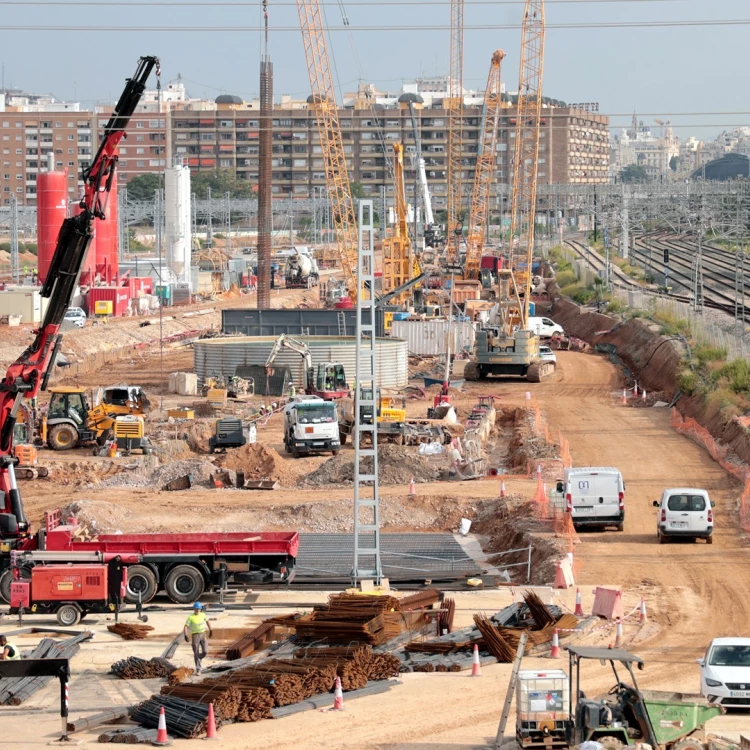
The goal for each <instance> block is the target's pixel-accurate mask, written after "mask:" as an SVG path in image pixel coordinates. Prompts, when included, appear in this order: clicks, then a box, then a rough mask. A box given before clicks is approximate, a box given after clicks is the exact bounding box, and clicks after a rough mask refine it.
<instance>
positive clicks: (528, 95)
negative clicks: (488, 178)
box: [510, 0, 544, 329]
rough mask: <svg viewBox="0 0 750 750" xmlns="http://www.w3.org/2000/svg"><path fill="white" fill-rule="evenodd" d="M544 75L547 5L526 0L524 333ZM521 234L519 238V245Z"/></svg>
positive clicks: (519, 259) (517, 199)
mask: <svg viewBox="0 0 750 750" xmlns="http://www.w3.org/2000/svg"><path fill="white" fill-rule="evenodd" d="M543 74H544V0H526V6H525V8H524V14H523V24H522V26H521V66H520V74H519V81H518V109H517V112H518V114H517V119H516V138H515V153H514V156H513V182H512V191H513V192H512V195H511V211H510V259H511V262H510V267H511V268H512V269H513V272H514V277H515V284H514V286H515V287H516V290H517V294H518V295H519V296H520V295H523V299H519V306H520V317H521V320H520V327H521V328H522V329H523V328H525V327H526V321H527V319H528V317H529V297H530V296H531V261H532V257H533V255H534V223H535V219H536V188H537V173H538V165H539V133H540V129H541V123H542V80H543ZM516 231H518V233H519V241H518V245H517V246H516V245H515V234H516ZM524 236H525V241H524Z"/></svg>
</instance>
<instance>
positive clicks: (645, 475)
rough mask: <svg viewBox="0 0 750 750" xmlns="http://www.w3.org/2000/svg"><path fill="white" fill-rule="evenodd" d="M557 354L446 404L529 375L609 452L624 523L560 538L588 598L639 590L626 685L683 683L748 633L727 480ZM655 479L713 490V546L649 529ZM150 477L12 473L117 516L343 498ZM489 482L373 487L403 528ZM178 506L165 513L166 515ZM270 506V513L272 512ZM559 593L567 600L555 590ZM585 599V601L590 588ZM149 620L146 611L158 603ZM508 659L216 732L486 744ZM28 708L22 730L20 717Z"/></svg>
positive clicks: (343, 499)
mask: <svg viewBox="0 0 750 750" xmlns="http://www.w3.org/2000/svg"><path fill="white" fill-rule="evenodd" d="M558 361H559V367H558V371H557V372H556V374H555V376H554V377H553V378H552V379H550V380H548V381H545V382H544V383H541V384H538V385H533V386H529V385H528V384H526V383H521V382H504V381H502V382H501V381H486V382H482V383H471V384H468V385H467V387H466V392H465V394H462V395H459V396H457V397H456V399H455V403H456V405H457V406H458V407H459V409H461V408H462V407H466V408H468V406H469V405H470V404H472V403H474V402H475V401H476V398H477V396H478V395H483V394H484V395H488V394H493V395H495V396H497V397H498V399H499V401H498V405H499V406H500V407H501V408H502V407H503V406H516V405H517V406H521V405H523V404H524V401H525V393H526V392H527V391H529V390H531V391H532V393H533V394H534V396H535V397H536V399H537V400H538V403H539V404H540V406H541V408H542V411H543V412H544V413H545V414H546V417H547V420H548V423H549V425H550V428H551V431H552V433H553V436H554V435H556V434H557V430H560V431H562V433H563V434H564V435H565V437H566V438H567V439H568V441H569V443H570V449H571V453H572V457H573V462H574V465H577V466H587V465H594V466H616V467H618V468H619V469H620V470H621V471H622V473H623V476H624V479H625V483H626V518H625V530H624V532H622V533H616V532H612V531H610V532H589V533H581V534H580V543H579V544H577V545H576V548H575V555H576V568H577V569H578V582H579V583H581V584H582V585H584V586H585V587H586V588H585V592H586V595H587V596H589V597H590V593H589V592H590V587H591V586H594V585H606V584H612V585H618V586H622V587H623V590H624V592H625V602H626V606H627V605H628V603H630V604H631V606H632V604H633V603H636V602H637V601H638V600H639V599H640V597H641V596H644V597H645V598H646V601H647V603H648V607H649V618H650V621H649V625H648V627H646V628H637V629H634V630H628V629H627V628H626V633H625V636H626V644H625V645H626V647H628V646H629V647H631V648H632V650H633V651H634V652H635V653H637V654H638V655H640V656H641V657H643V658H644V659H645V661H646V669H645V670H644V671H643V672H641V673H639V674H638V677H639V682H640V685H641V687H643V688H648V689H656V690H668V691H673V692H683V693H696V692H697V691H698V689H699V670H698V666H697V665H696V663H695V659H696V658H697V657H699V656H701V655H702V654H703V653H704V651H705V648H706V646H707V645H708V643H709V642H710V640H711V639H712V638H713V637H716V636H722V635H735V636H750V616H749V615H750V599H749V598H748V597H747V591H748V590H750V567H749V566H748V565H747V554H748V553H747V549H746V548H745V540H744V538H743V536H742V534H741V532H740V530H739V528H738V523H737V505H738V500H739V497H740V492H741V488H740V486H739V485H738V484H737V482H736V481H735V480H734V479H732V478H731V477H729V476H728V475H727V474H726V473H725V472H724V471H723V470H721V468H720V467H719V466H718V465H716V464H715V463H714V462H713V461H712V460H711V458H710V457H709V455H708V454H707V452H706V451H705V450H704V449H703V448H701V447H699V446H698V445H696V444H695V443H693V442H691V441H690V440H689V439H688V438H686V437H683V436H680V435H678V434H677V433H676V432H675V431H674V430H673V429H672V428H671V426H670V418H669V412H668V410H667V409H659V408H629V407H624V406H622V405H620V403H619V398H618V397H617V394H618V392H619V389H620V388H621V381H620V376H619V373H618V372H617V370H616V368H615V367H614V365H612V364H611V363H610V362H609V360H607V359H606V358H604V357H601V356H599V355H594V354H580V353H571V352H560V353H558ZM137 372H139V370H138V369H135V370H134V373H133V375H134V377H133V378H130V382H134V381H135V375H136V373H137ZM426 405H427V402H425V401H421V402H410V404H409V410H410V412H415V413H416V411H417V410H419V411H420V412H421V410H423V409H425V408H426ZM274 420H278V417H274V419H272V420H271V421H270V422H269V423H268V424H267V425H266V426H265V427H264V428H262V429H261V430H259V433H258V438H259V441H260V442H266V440H268V443H269V444H270V445H271V446H273V447H274V448H277V449H278V448H279V442H280V424H279V423H278V422H276V423H275V424H274ZM285 460H288V461H290V462H292V459H285ZM325 460H326V457H321V458H312V459H302V460H300V461H299V462H296V464H297V466H298V467H301V468H300V470H299V476H302V475H304V474H307V473H309V472H312V471H313V470H314V468H316V467H317V466H319V465H320V464H321V463H323V462H324V461H325ZM293 463H295V462H293ZM533 484H534V483H533V482H531V481H529V480H525V479H522V478H518V479H515V478H513V479H511V480H510V481H509V482H508V489H509V490H510V491H511V492H513V493H518V494H525V495H526V496H527V497H531V495H532V494H533V491H534V486H533ZM670 486H697V487H703V488H705V489H707V490H708V491H709V492H710V493H711V496H712V499H714V500H715V501H716V509H715V514H716V527H715V533H714V537H715V541H714V544H713V545H712V546H707V545H705V544H703V543H698V544H692V543H675V544H671V545H666V546H664V545H658V544H657V539H656V533H655V532H656V515H655V513H656V511H655V509H654V508H653V507H652V501H653V500H655V499H657V498H658V497H659V496H660V494H661V492H662V490H663V489H664V488H666V487H670ZM154 489H155V488H136V489H129V490H128V489H117V488H114V487H112V488H98V487H97V486H96V484H93V485H90V486H87V487H85V488H82V487H80V486H60V485H59V484H58V483H56V482H54V481H50V482H44V481H38V482H34V483H28V482H27V483H24V485H23V490H24V493H25V494H24V499H25V503H26V505H27V507H28V509H29V511H30V515H31V517H32V518H33V519H34V520H38V519H39V518H40V517H41V513H42V512H43V511H44V510H45V509H50V508H53V507H56V506H58V505H60V504H65V503H67V502H70V501H73V500H78V501H81V500H91V501H93V502H95V503H96V502H103V503H108V504H110V505H111V506H114V508H115V509H116V510H117V511H119V512H121V513H122V514H123V520H122V525H123V530H135V529H143V530H161V529H171V530H175V531H178V530H180V529H181V528H205V529H218V528H251V527H256V528H269V529H272V528H280V527H282V526H283V527H285V528H297V521H300V522H303V523H304V522H305V514H306V516H307V517H308V518H309V519H311V520H312V521H314V519H315V515H316V511H317V508H321V509H323V508H326V507H327V508H333V507H336V506H338V512H340V513H341V514H342V517H343V515H345V514H346V513H347V512H348V510H349V509H350V504H351V489H350V488H347V487H333V488H332V487H323V488H320V489H317V488H304V489H300V488H298V487H282V488H281V489H279V490H276V491H274V492H267V493H251V492H240V491H236V490H227V491H224V490H212V489H196V490H189V491H186V492H183V493H159V494H155V492H154ZM497 493H498V482H497V481H495V480H484V481H472V482H463V483H450V484H449V483H445V482H430V483H424V484H418V485H417V498H416V499H415V500H410V499H408V497H407V495H408V485H406V484H404V485H389V486H384V487H382V489H381V494H382V496H383V497H384V498H385V502H386V503H388V502H392V503H393V506H394V508H396V507H399V506H401V507H403V508H404V509H405V513H404V515H405V516H406V517H407V520H406V521H405V522H404V528H406V527H407V526H408V516H409V515H410V514H413V513H414V512H415V511H416V510H417V509H419V508H421V507H422V506H423V505H430V506H432V507H433V509H439V508H440V506H441V505H442V504H444V505H445V506H450V505H451V504H456V505H458V506H459V507H460V508H461V511H462V512H464V511H466V510H468V509H470V508H471V506H472V503H473V502H475V501H478V500H481V499H491V498H494V497H497ZM300 504H303V505H304V506H305V507H306V508H307V509H306V511H305V514H302V513H294V508H295V507H297V506H300ZM178 515H179V519H180V520H179V523H178V524H177V525H175V519H176V518H177V517H178ZM467 517H471V516H470V515H467ZM446 519H448V520H446V523H451V522H452V516H451V514H446ZM280 521H283V523H275V522H280ZM420 530H422V529H420ZM435 530H438V529H435ZM501 595H504V594H503V593H497V592H489V591H487V592H480V593H474V594H465V595H464V594H461V595H460V596H461V597H462V599H461V604H460V605H459V606H460V607H461V608H466V607H467V604H466V602H471V606H470V607H469V608H471V607H474V608H475V609H474V611H483V612H486V613H488V614H489V613H491V612H494V611H497V609H499V605H498V602H497V601H495V600H494V599H493V598H492V597H499V596H501ZM566 596H567V597H568V599H569V598H570V592H566ZM464 597H466V598H464ZM485 597H487V598H486V599H485ZM296 598H297V600H298V601H299V600H304V601H307V600H308V595H307V594H306V593H301V594H297V597H296ZM585 603H586V599H585ZM568 604H569V605H570V602H569V601H568ZM586 606H587V607H588V606H590V598H589V599H588V604H587V605H586ZM154 620H156V621H157V622H158V616H156V617H154ZM597 637H598V638H599V642H601V641H602V639H606V638H610V640H611V639H612V637H611V632H609V631H607V632H605V633H604V634H600V635H599V636H597ZM604 642H606V641H604ZM102 645H103V644H101V642H99V641H98V640H95V641H94V642H93V644H84V646H83V649H82V652H81V655H80V656H79V657H77V659H76V661H75V662H74V663H73V665H72V666H73V671H74V672H76V670H79V671H80V670H84V669H86V668H87V660H86V659H87V657H86V655H87V653H88V652H89V650H90V649H96V650H99V649H100V648H101V647H102ZM140 648H141V644H140V643H138V642H136V643H135V644H124V645H121V644H117V647H116V648H115V647H114V646H113V647H112V648H111V652H110V650H106V655H104V654H101V653H100V654H99V657H98V658H99V659H100V660H101V659H102V658H103V659H104V660H105V661H107V662H108V663H109V662H111V661H115V660H116V659H117V658H122V657H123V656H124V655H126V654H128V653H133V654H140V653H141V651H140ZM110 656H111V659H110ZM528 664H529V666H533V665H539V666H546V667H549V666H552V664H555V666H557V664H561V665H562V662H550V661H549V660H544V661H542V660H539V661H529V663H528ZM509 672H510V667H509V666H506V665H497V666H491V667H485V668H484V669H483V676H482V678H479V679H476V678H475V679H471V678H469V677H468V676H467V675H466V673H459V674H445V675H443V674H440V675H438V674H409V675H404V679H403V682H404V684H403V685H401V686H398V687H396V688H394V689H393V690H391V691H390V692H388V693H386V694H383V695H378V696H373V697H369V698H364V699H361V700H359V701H352V702H350V703H349V704H347V710H346V711H345V712H344V713H336V714H321V713H319V712H309V713H303V714H298V715H295V716H292V717H288V718H285V719H282V720H278V721H274V722H269V721H265V722H260V723H259V724H253V725H236V726H228V727H226V728H224V729H223V730H222V738H223V746H224V747H228V748H238V749H239V748H245V747H248V746H263V747H269V748H287V747H289V748H291V747H323V746H325V747H358V748H359V747H361V748H402V747H403V748H406V747H409V748H459V747H460V748H468V747H486V746H487V744H488V742H489V741H490V739H491V738H493V737H494V734H495V731H496V728H497V721H498V717H499V714H500V710H501V707H502V701H503V698H504V695H505V690H506V686H507V680H508V676H509ZM586 674H587V677H588V673H586ZM590 678H591V681H590V682H589V683H588V684H587V693H588V694H589V695H596V694H598V691H603V690H605V689H607V688H608V687H610V686H611V674H608V673H606V671H605V670H604V669H601V668H599V667H598V666H596V667H594V666H592V667H591V675H590ZM47 690H49V688H48V689H47ZM54 705H55V703H54V699H52V700H51V703H50V704H49V708H48V709H47V710H46V711H43V712H38V711H37V712H36V713H35V712H34V711H33V710H28V711H27V710H26V709H24V707H23V706H22V707H20V708H18V709H13V710H11V711H7V712H6V711H4V710H3V711H2V712H1V713H0V715H2V721H3V728H5V727H7V731H5V732H3V733H2V734H3V736H2V738H0V743H2V744H7V745H9V746H19V745H22V746H29V747H33V746H36V745H41V744H43V743H45V742H47V741H48V740H49V739H51V738H52V736H53V733H54V731H55V730H56V728H57V727H58V726H59V719H58V718H56V717H55V716H54V714H53V713H50V712H49V711H51V710H52V707H53V706H54ZM71 705H72V707H73V714H74V715H76V709H77V710H78V711H83V709H84V708H85V706H81V705H78V706H77V705H76V698H75V694H73V697H72V700H71ZM30 717H33V729H30V728H29V727H30V722H29V718H30ZM510 726H512V722H511V724H510ZM709 729H710V730H711V731H715V732H717V733H721V734H726V735H728V736H732V737H735V738H736V737H737V735H738V734H739V733H740V732H741V731H748V730H750V713H743V712H733V713H729V714H728V715H726V716H723V717H719V718H717V719H715V720H713V721H712V722H711V723H710V725H709ZM510 731H511V730H510V728H509V730H508V734H510ZM11 738H12V739H11ZM183 744H184V743H176V745H177V746H183ZM184 746H187V745H186V744H184Z"/></svg>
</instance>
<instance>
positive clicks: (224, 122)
mask: <svg viewBox="0 0 750 750" xmlns="http://www.w3.org/2000/svg"><path fill="white" fill-rule="evenodd" d="M219 127H220V128H231V127H232V121H231V120H220V121H219Z"/></svg>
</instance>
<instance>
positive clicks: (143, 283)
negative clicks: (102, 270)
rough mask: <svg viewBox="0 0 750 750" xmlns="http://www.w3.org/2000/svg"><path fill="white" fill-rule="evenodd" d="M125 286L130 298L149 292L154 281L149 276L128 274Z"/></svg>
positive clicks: (152, 287)
mask: <svg viewBox="0 0 750 750" xmlns="http://www.w3.org/2000/svg"><path fill="white" fill-rule="evenodd" d="M125 286H127V288H128V289H129V290H130V297H131V299H135V298H136V297H143V296H144V295H146V294H151V293H152V292H153V290H154V281H153V279H152V278H151V277H150V276H128V278H127V279H125Z"/></svg>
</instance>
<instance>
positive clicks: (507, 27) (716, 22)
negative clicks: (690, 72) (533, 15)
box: [0, 18, 750, 34]
mask: <svg viewBox="0 0 750 750" xmlns="http://www.w3.org/2000/svg"><path fill="white" fill-rule="evenodd" d="M700 26H703V27H705V26H750V18H732V19H730V18H721V19H717V18H715V19H705V20H702V21H698V20H695V21H592V22H590V23H548V24H547V29H562V30H567V29H648V28H653V29H658V28H681V27H684V28H688V27H700ZM520 28H521V26H520V24H477V25H465V26H464V30H466V31H517V30H518V29H520ZM449 29H450V26H447V25H445V24H440V25H434V26H421V25H410V26H395V25H394V26H391V25H388V26H372V25H368V26H329V27H327V29H326V31H328V32H333V31H345V32H347V33H348V32H350V31H385V32H388V33H391V32H394V31H407V32H414V31H439V32H441V33H442V32H445V31H448V30H449ZM262 30H263V27H262V26H89V25H86V26H58V25H52V26H25V25H19V26H9V25H0V31H16V32H20V31H73V32H76V33H78V32H81V31H117V32H122V31H134V32H137V33H138V34H145V33H147V32H157V33H164V32H180V33H186V32H195V33H199V34H206V33H223V32H235V33H241V34H246V33H248V32H252V33H254V32H257V31H262ZM272 31H273V32H274V33H279V32H293V33H295V34H298V33H299V28H298V27H297V26H276V27H274V28H273V29H272Z"/></svg>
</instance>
